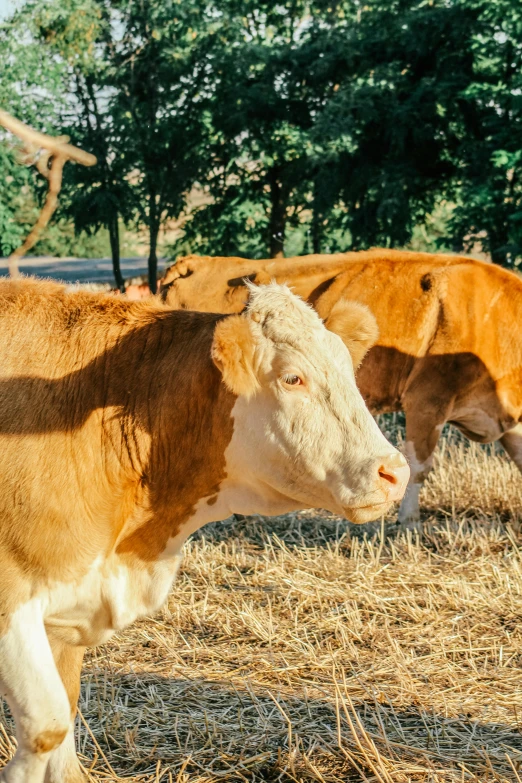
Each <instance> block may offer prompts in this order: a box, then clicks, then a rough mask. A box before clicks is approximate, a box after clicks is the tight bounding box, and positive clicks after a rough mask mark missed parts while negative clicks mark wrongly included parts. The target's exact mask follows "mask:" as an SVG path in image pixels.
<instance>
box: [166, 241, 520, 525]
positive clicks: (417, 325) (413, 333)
mask: <svg viewBox="0 0 522 783" xmlns="http://www.w3.org/2000/svg"><path fill="white" fill-rule="evenodd" d="M245 277H246V278H249V279H250V280H255V282H256V283H266V282H268V281H269V280H272V279H275V280H277V281H279V282H285V283H287V284H288V285H290V286H291V288H292V289H293V290H294V291H295V292H296V293H298V294H300V295H301V296H302V297H303V298H304V299H307V300H308V301H309V302H310V303H312V304H313V305H314V307H315V308H316V310H317V312H318V313H319V315H320V316H321V317H322V318H324V319H326V324H327V326H328V328H330V329H333V330H334V331H335V329H336V328H337V326H336V324H338V323H341V324H343V323H344V319H343V317H342V315H341V314H340V308H342V307H343V306H344V304H343V303H345V302H346V301H347V300H357V301H358V302H363V303H364V304H366V305H367V306H368V307H369V308H370V309H371V310H372V312H373V313H374V315H375V316H376V318H377V321H378V324H379V331H380V335H379V340H378V342H377V344H376V346H375V347H374V348H372V350H371V351H370V352H369V354H368V355H367V357H366V358H365V360H364V362H363V364H362V366H361V368H360V370H359V371H358V374H357V383H358V386H359V388H360V390H361V392H362V395H363V397H364V399H365V400H366V403H367V404H368V406H369V408H370V410H371V411H373V412H374V413H384V412H387V411H397V410H401V409H402V410H403V411H404V412H405V414H406V455H407V458H408V460H409V463H410V466H411V483H410V487H409V489H408V492H407V494H406V496H405V498H404V501H403V503H402V505H401V508H400V511H399V519H400V520H401V522H402V523H403V524H405V525H408V526H410V525H412V526H415V525H416V523H417V520H418V518H419V503H418V497H419V491H420V488H421V486H422V482H423V480H424V479H425V477H426V475H427V473H428V472H429V470H430V468H431V465H432V457H433V451H434V449H435V446H436V444H437V440H438V438H439V435H440V432H441V430H442V427H443V425H444V424H445V423H446V422H450V423H451V424H454V425H455V426H456V427H458V428H459V429H460V430H461V432H463V433H464V434H465V435H466V436H467V437H469V438H470V439H472V440H475V441H479V442H480V443H488V442H491V441H495V440H498V439H500V442H501V443H502V444H503V446H504V448H505V449H506V451H507V452H508V454H509V455H510V456H511V457H512V458H513V460H514V461H515V463H516V465H517V467H518V468H519V469H520V470H521V471H522V425H520V424H518V422H519V421H520V419H521V415H522V337H521V334H520V325H521V323H522V280H521V279H520V278H519V277H518V275H516V274H514V273H512V272H508V271H507V270H505V269H502V268H501V267H498V266H495V265H493V264H486V263H483V262H480V261H475V260H473V259H470V258H466V257H462V256H450V255H442V254H438V255H433V254H427V253H407V252H402V251H394V250H371V251H363V252H357V253H340V254H337V255H331V256H304V257H300V258H286V259H277V260H273V259H272V260H263V261H249V260H246V259H242V258H210V257H197V256H194V257H190V256H189V257H187V258H182V259H180V260H179V261H178V263H177V264H175V265H174V266H173V267H171V268H170V269H169V270H167V273H166V275H165V278H164V281H163V286H162V296H163V298H164V299H165V300H166V301H167V302H168V303H169V304H170V305H172V306H174V307H190V308H192V309H196V308H197V309H200V310H212V311H219V312H226V313H230V312H239V311H240V310H241V309H242V308H243V306H244V303H245V301H246V298H247V297H246V289H245V287H244V284H243V279H244V278H245Z"/></svg>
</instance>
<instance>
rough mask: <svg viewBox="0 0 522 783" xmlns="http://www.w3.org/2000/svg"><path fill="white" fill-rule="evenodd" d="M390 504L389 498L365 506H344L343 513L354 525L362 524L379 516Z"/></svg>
mask: <svg viewBox="0 0 522 783" xmlns="http://www.w3.org/2000/svg"><path fill="white" fill-rule="evenodd" d="M392 506H393V501H391V500H385V501H383V502H382V503H372V504H371V505H366V506H345V508H343V514H344V516H345V517H346V519H347V520H348V521H349V522H353V523H354V524H355V525H364V524H365V523H366V522H373V521H374V520H375V519H378V518H379V517H381V516H382V515H383V514H385V513H386V512H387V511H388V509H390V508H391V507H392Z"/></svg>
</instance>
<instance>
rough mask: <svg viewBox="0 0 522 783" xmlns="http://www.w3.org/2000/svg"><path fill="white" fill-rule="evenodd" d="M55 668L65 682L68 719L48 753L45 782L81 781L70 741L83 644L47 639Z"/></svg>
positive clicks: (72, 737)
mask: <svg viewBox="0 0 522 783" xmlns="http://www.w3.org/2000/svg"><path fill="white" fill-rule="evenodd" d="M51 648H52V651H53V655H54V660H55V662H56V668H57V669H58V672H59V673H60V677H61V678H62V682H63V684H64V685H65V690H66V691H67V696H68V698H69V704H70V707H71V723H70V726H69V731H68V732H67V736H66V737H65V739H64V741H63V742H62V744H61V745H60V746H59V747H58V748H56V750H54V751H53V752H52V753H51V756H50V758H49V765H48V767H47V773H46V776H45V783H85V780H86V777H85V775H84V774H83V772H82V770H81V767H80V762H79V761H78V757H77V755H76V748H75V743H74V719H75V717H76V711H77V705H78V697H79V695H80V674H81V670H82V663H83V656H84V653H85V647H71V646H70V645H68V644H64V643H62V642H59V641H56V640H53V639H52V640H51Z"/></svg>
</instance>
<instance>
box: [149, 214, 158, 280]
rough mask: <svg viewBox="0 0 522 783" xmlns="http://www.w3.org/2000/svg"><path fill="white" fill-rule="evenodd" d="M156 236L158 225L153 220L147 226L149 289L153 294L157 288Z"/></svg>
mask: <svg viewBox="0 0 522 783" xmlns="http://www.w3.org/2000/svg"><path fill="white" fill-rule="evenodd" d="M158 234H159V223H158V221H157V220H156V219H155V218H153V219H151V221H150V225H149V288H150V292H151V294H155V293H156V291H157V287H158V255H157V249H158Z"/></svg>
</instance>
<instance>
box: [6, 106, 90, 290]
mask: <svg viewBox="0 0 522 783" xmlns="http://www.w3.org/2000/svg"><path fill="white" fill-rule="evenodd" d="M0 125H3V127H4V128H6V130H8V131H10V133H12V134H13V135H15V136H17V137H18V138H19V139H20V140H21V141H22V142H23V145H24V146H23V154H24V157H25V161H24V162H26V163H27V164H31V163H32V164H33V165H35V166H36V167H37V169H38V171H39V172H40V174H42V176H44V177H45V178H46V179H47V180H48V182H49V189H48V191H47V197H46V199H45V204H44V205H43V208H42V211H41V212H40V215H39V217H38V220H37V222H36V224H35V225H34V227H33V229H32V230H31V232H30V234H29V236H28V237H27V238H26V240H25V242H24V243H23V244H22V245H20V247H18V248H16V250H14V251H13V252H12V253H11V255H10V256H9V258H8V262H9V274H10V275H11V277H18V275H19V272H18V260H19V259H20V258H22V257H23V256H24V255H25V254H26V253H27V251H28V250H30V249H31V248H32V247H33V245H34V244H35V243H36V241H37V239H38V237H39V235H40V233H41V231H42V229H44V228H45V226H46V225H47V223H48V222H49V220H50V219H51V217H52V215H53V213H54V211H55V210H56V206H57V204H58V195H59V193H60V189H61V187H62V174H63V167H64V166H65V164H66V162H67V161H68V160H71V161H73V162H74V163H80V164H81V165H82V166H94V165H95V164H96V162H97V161H96V158H95V156H94V155H91V154H90V153H89V152H85V151H84V150H81V149H78V147H74V146H73V145H72V144H68V141H69V139H68V137H67V136H55V137H53V136H48V135H47V134H45V133H40V132H39V131H36V130H34V129H33V128H30V127H29V126H28V125H25V124H24V123H23V122H20V121H19V120H17V119H15V118H14V117H11V115H10V114H8V113H7V112H5V111H3V110H1V109H0Z"/></svg>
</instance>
